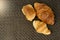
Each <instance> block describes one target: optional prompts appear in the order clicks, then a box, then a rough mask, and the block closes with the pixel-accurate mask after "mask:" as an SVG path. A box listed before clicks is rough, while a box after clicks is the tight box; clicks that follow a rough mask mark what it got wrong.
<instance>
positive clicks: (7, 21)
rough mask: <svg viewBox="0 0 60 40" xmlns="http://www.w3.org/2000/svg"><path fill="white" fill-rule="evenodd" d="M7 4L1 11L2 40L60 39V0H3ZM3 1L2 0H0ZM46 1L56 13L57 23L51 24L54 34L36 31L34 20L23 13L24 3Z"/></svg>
mask: <svg viewBox="0 0 60 40" xmlns="http://www.w3.org/2000/svg"><path fill="white" fill-rule="evenodd" d="M3 1H4V2H6V3H7V4H6V5H7V6H6V7H5V9H4V10H3V9H2V8H1V9H2V10H3V11H2V10H1V9H0V10H1V11H0V40H60V0H33V1H32V0H3ZM0 2H1V0H0ZM34 2H44V3H46V4H47V5H49V6H50V7H51V8H52V9H53V11H54V13H55V16H56V17H55V21H56V23H55V25H53V26H50V25H48V26H49V29H50V30H51V31H52V34H51V35H49V36H45V35H42V34H38V33H36V31H35V29H34V28H33V26H32V22H29V21H27V20H26V18H25V16H24V15H23V14H22V11H21V8H22V6H23V5H26V4H28V3H31V4H32V5H33V3H34Z"/></svg>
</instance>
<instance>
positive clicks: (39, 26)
mask: <svg viewBox="0 0 60 40" xmlns="http://www.w3.org/2000/svg"><path fill="white" fill-rule="evenodd" d="M33 26H34V28H35V30H36V31H37V32H38V33H42V34H44V35H49V34H51V31H50V30H49V29H48V28H47V24H46V23H44V22H41V21H39V20H34V21H33Z"/></svg>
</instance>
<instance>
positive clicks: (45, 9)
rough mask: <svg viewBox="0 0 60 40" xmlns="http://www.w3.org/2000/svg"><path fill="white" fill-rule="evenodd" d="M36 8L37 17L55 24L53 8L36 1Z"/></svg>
mask: <svg viewBox="0 0 60 40" xmlns="http://www.w3.org/2000/svg"><path fill="white" fill-rule="evenodd" d="M34 8H35V10H36V12H37V17H38V18H39V19H40V20H42V21H43V22H45V23H47V24H50V25H53V24H54V13H53V11H52V9H51V8H50V7H49V6H47V5H46V4H44V3H38V2H36V3H34Z"/></svg>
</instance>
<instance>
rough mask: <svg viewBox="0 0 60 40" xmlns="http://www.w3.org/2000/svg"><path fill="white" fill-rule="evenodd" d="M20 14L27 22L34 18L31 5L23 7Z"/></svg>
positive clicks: (34, 13) (34, 14)
mask: <svg viewBox="0 0 60 40" xmlns="http://www.w3.org/2000/svg"><path fill="white" fill-rule="evenodd" d="M22 12H23V14H24V15H25V16H26V18H27V20H29V21H32V20H33V19H34V18H35V16H36V12H35V10H34V8H33V7H32V5H31V4H28V5H25V6H23V8H22Z"/></svg>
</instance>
